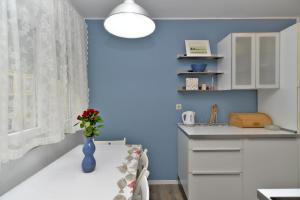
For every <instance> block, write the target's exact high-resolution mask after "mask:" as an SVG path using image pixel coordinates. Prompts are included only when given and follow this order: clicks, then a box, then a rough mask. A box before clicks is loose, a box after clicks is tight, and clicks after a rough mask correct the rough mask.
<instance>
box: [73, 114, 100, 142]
mask: <svg viewBox="0 0 300 200" xmlns="http://www.w3.org/2000/svg"><path fill="white" fill-rule="evenodd" d="M77 119H78V120H79V121H80V122H78V123H77V124H75V125H74V126H76V125H78V124H80V128H84V131H83V134H84V136H85V137H95V136H98V135H100V128H102V127H103V119H102V118H101V117H100V112H99V111H98V110H95V109H87V110H85V111H84V112H83V113H82V115H78V117H77Z"/></svg>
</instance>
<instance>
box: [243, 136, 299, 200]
mask: <svg viewBox="0 0 300 200" xmlns="http://www.w3.org/2000/svg"><path fill="white" fill-rule="evenodd" d="M298 152H299V150H298V142H297V139H283V138H281V139H280V138H278V139H248V140H245V142H244V158H245V159H244V170H243V171H244V176H243V177H244V181H243V182H244V199H245V200H254V199H257V198H256V190H257V188H266V189H268V188H295V187H298V186H299V185H298V177H299V176H298V166H299V163H298Z"/></svg>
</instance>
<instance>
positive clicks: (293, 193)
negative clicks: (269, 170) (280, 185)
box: [257, 188, 300, 200]
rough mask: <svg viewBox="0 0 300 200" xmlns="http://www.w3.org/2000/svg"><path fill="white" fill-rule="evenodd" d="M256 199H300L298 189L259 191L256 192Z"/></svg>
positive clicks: (299, 190)
mask: <svg viewBox="0 0 300 200" xmlns="http://www.w3.org/2000/svg"><path fill="white" fill-rule="evenodd" d="M257 197H258V199H260V200H272V198H276V197H277V198H278V197H293V198H297V199H300V189H299V188H291V189H259V190H257Z"/></svg>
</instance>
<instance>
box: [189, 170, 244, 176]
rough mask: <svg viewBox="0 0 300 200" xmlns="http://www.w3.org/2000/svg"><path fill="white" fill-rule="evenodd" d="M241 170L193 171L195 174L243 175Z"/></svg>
mask: <svg viewBox="0 0 300 200" xmlns="http://www.w3.org/2000/svg"><path fill="white" fill-rule="evenodd" d="M241 174H242V172H240V171H192V175H194V176H204V175H205V176H214V175H241Z"/></svg>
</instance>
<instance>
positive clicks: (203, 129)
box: [178, 124, 300, 139]
mask: <svg viewBox="0 0 300 200" xmlns="http://www.w3.org/2000/svg"><path fill="white" fill-rule="evenodd" d="M178 128H179V129H180V130H182V132H183V133H184V134H185V135H186V136H188V137H189V138H190V139H206V138H207V139H210V138H211V139H212V138H216V139H218V138H228V139H232V138H295V137H299V136H300V134H296V133H294V132H290V131H284V130H279V131H272V130H267V129H264V128H238V127H234V126H228V125H215V126H208V125H199V124H198V125H194V126H186V125H183V124H178Z"/></svg>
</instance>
